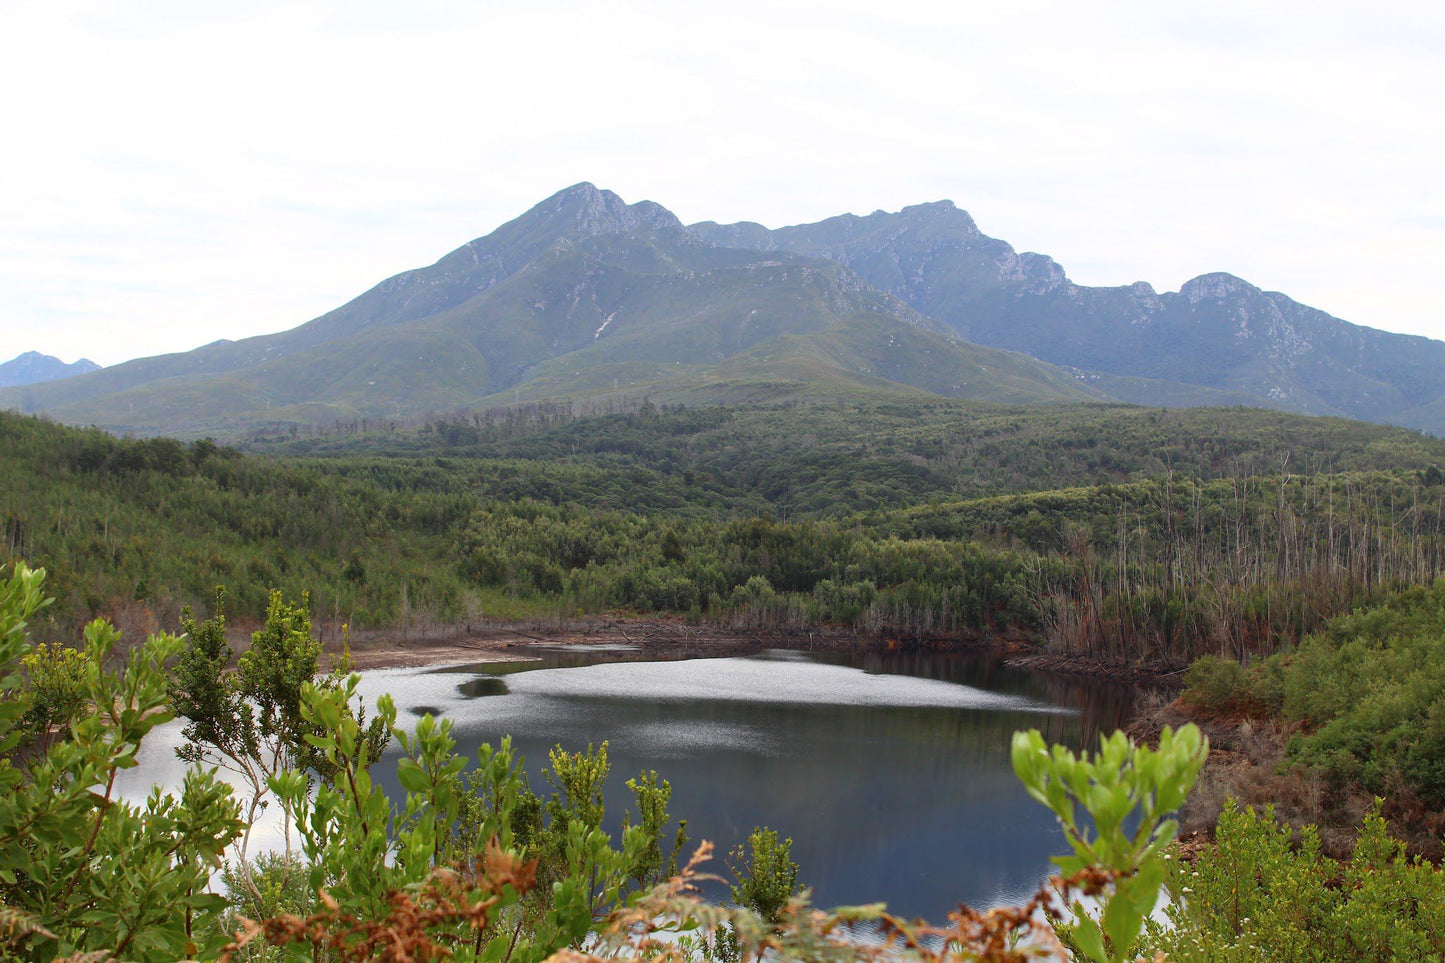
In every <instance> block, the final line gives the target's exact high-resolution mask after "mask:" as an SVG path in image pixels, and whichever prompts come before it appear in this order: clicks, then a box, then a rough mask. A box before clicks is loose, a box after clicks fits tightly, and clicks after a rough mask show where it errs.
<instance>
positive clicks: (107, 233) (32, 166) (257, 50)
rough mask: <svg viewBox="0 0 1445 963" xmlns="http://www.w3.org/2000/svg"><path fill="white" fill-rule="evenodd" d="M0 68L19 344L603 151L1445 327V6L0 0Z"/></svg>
mask: <svg viewBox="0 0 1445 963" xmlns="http://www.w3.org/2000/svg"><path fill="white" fill-rule="evenodd" d="M221 7H226V8H228V9H230V10H231V11H232V12H229V13H219V12H216V10H217V9H219V8H221ZM0 89H3V90H4V91H5V94H4V100H3V103H4V110H3V112H0V125H3V126H0V131H3V142H4V145H5V146H4V149H3V151H0V360H4V359H5V358H8V357H11V356H13V355H15V354H18V353H20V352H21V351H24V350H29V349H38V350H41V351H44V352H46V353H49V354H55V355H59V356H60V357H62V358H64V359H65V360H67V361H72V360H74V359H75V358H77V357H79V356H81V355H88V356H89V357H91V358H93V359H94V360H96V361H99V362H101V363H103V364H112V363H115V362H118V361H122V360H125V359H127V358H132V357H137V356H142V355H148V354H156V353H161V352H165V351H175V350H184V349H189V348H193V347H196V346H198V345H201V344H204V343H207V342H209V341H213V340H215V339H217V338H240V337H245V336H247V335H251V334H258V333H264V332H270V331H278V330H283V329H286V328H290V327H294V326H295V325H297V324H299V323H301V322H303V321H306V320H308V319H310V318H312V317H314V316H316V315H318V314H321V313H324V312H325V311H327V310H329V309H331V308H333V307H336V306H337V305H339V304H341V303H343V302H344V301H346V300H348V299H350V298H351V297H353V296H355V295H357V294H359V293H361V292H362V291H363V290H365V289H366V288H368V287H370V286H371V285H372V284H374V283H376V282H377V281H379V280H381V279H382V278H384V277H387V276H389V275H391V274H394V273H397V272H398V271H401V270H404V269H407V268H411V267H416V266H419V265H422V264H429V263H431V262H432V261H435V260H436V259H437V258H439V257H441V256H442V255H443V254H445V253H446V252H447V251H449V250H451V249H452V248H455V247H458V246H460V245H461V244H463V243H465V242H466V241H468V240H470V239H472V238H474V237H477V236H480V235H483V234H486V233H488V232H489V231H491V230H492V229H493V228H495V227H496V226H497V225H498V224H500V223H502V222H503V221H505V220H508V219H510V218H512V217H514V216H516V215H517V214H520V213H521V212H522V211H524V210H526V209H527V208H528V207H530V206H531V205H532V204H534V203H536V202H537V201H539V200H541V199H542V198H543V197H546V196H547V195H549V194H551V193H553V192H555V191H557V190H559V189H561V188H563V187H566V186H568V185H570V184H573V183H575V182H577V181H581V180H590V181H592V182H594V183H596V184H597V185H598V186H600V187H605V188H610V189H611V190H614V191H616V192H617V193H619V194H621V195H622V196H623V198H625V199H626V200H628V201H636V200H641V199H643V198H649V199H652V200H655V201H658V202H659V203H661V204H664V205H666V206H667V207H669V208H671V209H672V210H673V211H674V212H676V213H677V215H678V216H679V217H681V218H682V219H683V220H684V221H688V222H691V221H697V220H718V221H734V220H743V219H747V220H757V221H761V222H763V223H764V224H767V225H769V226H771V227H777V226H781V225H784V224H795V223H800V222H805V221H812V220H817V219H820V218H823V217H827V216H830V215H833V214H838V213H843V212H845V211H852V212H855V213H859V214H866V213H868V212H869V211H872V210H875V209H878V208H882V209H885V210H897V209H898V208H900V207H902V206H904V205H907V204H912V203H917V202H920V201H929V200H938V199H941V198H949V199H951V200H953V201H955V202H956V203H957V204H958V205H959V206H960V207H962V208H965V209H967V210H969V211H970V212H972V213H973V215H974V217H975V219H976V220H977V221H978V224H979V226H980V227H981V228H982V229H983V230H984V231H985V232H986V233H988V234H991V235H993V236H995V237H1001V238H1003V239H1005V240H1007V241H1009V242H1010V243H1012V244H1013V245H1014V246H1015V247H1017V248H1019V249H1020V250H1033V251H1040V252H1043V253H1046V254H1049V255H1052V256H1053V257H1055V258H1056V259H1057V260H1058V261H1059V262H1060V263H1061V264H1063V266H1064V268H1065V269H1066V270H1067V271H1068V273H1069V275H1070V277H1072V278H1073V279H1074V280H1076V281H1079V282H1081V283H1085V284H1124V283H1129V282H1132V281H1136V280H1144V281H1149V282H1151V283H1152V284H1154V285H1155V287H1156V288H1159V289H1160V290H1174V289H1177V288H1178V286H1179V285H1180V283H1181V282H1183V281H1185V280H1187V279H1188V278H1190V277H1193V276H1194V275H1197V274H1202V273H1205V272H1208V271H1229V272H1232V273H1234V274H1238V275H1240V276H1241V277H1244V278H1246V279H1247V280H1249V281H1252V282H1253V283H1255V284H1258V285H1259V286H1261V287H1264V288H1267V289H1271V290H1279V291H1284V292H1285V293H1287V294H1289V295H1291V296H1292V297H1294V298H1296V299H1297V300H1300V301H1304V302H1305V303H1307V304H1312V305H1314V306H1316V307H1320V308H1323V309H1325V310H1327V311H1329V312H1330V313H1332V314H1335V315H1337V316H1339V317H1342V318H1345V319H1347V320H1350V321H1355V322H1357V323H1361V324H1368V325H1372V326H1375V327H1380V328H1385V329H1388V330H1392V331H1408V332H1412V333H1419V334H1427V335H1430V336H1432V337H1436V338H1445V190H1442V188H1441V186H1440V181H1441V178H1442V177H1445V5H1441V4H1439V3H1438V2H1435V3H1413V4H1403V3H1401V4H1395V3H1388V2H1384V3H1381V2H1376V3H1371V4H1363V3H1357V2H1356V3H1345V4H1342V3H1328V2H1309V3H1290V2H1280V0H1270V2H1268V3H1260V2H1258V0H1253V2H1249V3H1235V2H1230V0H1209V2H1204V3H1183V2H1167V3H1161V2H1158V0H1149V2H1141V3H1099V2H1094V3H1077V2H1067V3H1063V2H1061V3H1027V2H1011V3H1006V4H1001V3H993V2H990V3H987V4H983V3H973V2H967V0H952V2H944V3H910V2H907V0H899V2H892V3H879V2H878V0H868V2H862V3H854V2H851V0H829V2H826V3H823V2H820V3H812V2H786V0H772V2H750V0H728V2H726V3H721V2H719V3H701V2H684V0H673V2H666V3H664V2H658V3H649V2H628V3H578V2H546V0H527V2H516V3H513V2H477V0H473V2H468V3H455V4H453V3H427V2H408V3H396V2H391V3H363V2H358V0H348V2H344V3H342V2H337V3H305V2H292V0H287V2H282V3H254V4H245V3H231V4H224V5H223V4H209V3H195V2H193V0H183V2H174V3H157V2H146V0H127V2H104V3H101V2H89V3H88V2H81V0H66V2H64V3H55V2H37V3H30V2H24V0H8V2H6V3H5V4H4V5H3V7H0Z"/></svg>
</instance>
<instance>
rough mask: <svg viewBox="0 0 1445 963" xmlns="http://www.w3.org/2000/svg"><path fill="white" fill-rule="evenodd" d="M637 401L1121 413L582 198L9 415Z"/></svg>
mask: <svg viewBox="0 0 1445 963" xmlns="http://www.w3.org/2000/svg"><path fill="white" fill-rule="evenodd" d="M620 390H625V391H630V392H632V393H634V394H639V393H643V392H646V393H648V394H649V395H650V396H652V397H655V398H657V399H658V400H665V399H670V398H678V399H683V398H689V399H693V400H718V401H726V400H730V399H756V398H759V397H786V396H791V395H797V394H815V393H819V392H823V393H839V392H842V393H857V392H860V391H861V392H880V391H882V392H896V391H902V392H905V393H908V392H913V393H921V394H946V395H950V396H955V397H979V398H995V397H1006V398H1008V399H1009V400H1017V401H1078V400H1088V399H1091V398H1102V397H1103V394H1102V393H1101V392H1099V391H1097V390H1095V389H1092V388H1089V387H1088V386H1086V385H1083V384H1081V383H1080V382H1079V381H1077V380H1076V379H1075V378H1073V377H1072V376H1070V375H1069V374H1068V373H1066V372H1063V371H1061V370H1060V369H1058V368H1055V367H1052V366H1049V365H1045V364H1041V363H1039V362H1037V361H1035V360H1033V359H1030V358H1026V357H1023V356H1021V355H1017V354H1013V353H1010V352H1006V351H999V350H996V349H991V348H985V347H979V346H977V345H973V344H969V343H967V342H966V341H964V340H963V339H961V338H960V337H959V336H958V335H957V334H955V333H953V332H952V331H951V330H949V329H948V328H947V327H946V326H944V325H941V324H939V323H938V322H936V321H934V320H932V319H930V318H927V317H925V316H924V315H922V314H920V313H919V312H918V311H916V310H914V309H913V308H911V307H909V306H908V305H907V304H905V303H904V302H903V301H901V300H899V299H898V298H896V297H894V296H892V295H890V294H887V293H884V292H881V291H879V290H877V289H875V288H874V287H873V286H871V285H869V284H868V283H867V282H865V281H864V280H863V279H862V278H861V277H859V275H858V274H856V273H855V272H853V271H852V270H849V269H848V268H847V267H845V266H843V265H841V264H839V263H836V262H834V261H829V260H826V259H820V258H815V257H810V256H808V255H803V254H797V253H791V252H759V251H754V250H744V249H740V248H736V247H724V246H719V245H716V244H711V243H708V242H706V241H705V240H704V239H703V238H701V237H699V235H698V234H697V233H695V232H693V231H690V230H688V229H687V228H685V227H684V226H683V225H682V223H681V222H680V221H679V220H678V219H677V218H676V217H675V216H674V215H673V214H671V213H670V212H669V211H667V210H666V209H665V208H663V207H661V206H659V205H657V204H654V203H652V202H650V201H642V202H639V203H636V204H627V203H625V202H623V201H622V200H621V198H619V197H618V196H617V195H616V194H613V193H611V192H610V191H602V190H598V189H597V188H596V187H594V186H592V185H591V184H579V185H576V186H574V187H571V188H568V189H567V190H564V191H561V192H559V193H558V194H555V195H553V196H552V197H550V198H548V199H547V200H545V201H543V202H542V203H540V204H538V205H537V206H535V207H533V208H532V209H531V210H529V211H527V212H526V213H525V214H523V215H522V216H521V217H519V218H517V219H516V220H513V221H510V222H508V223H507V224H504V225H502V226H501V227H499V228H498V229H497V230H495V231H493V232H492V233H491V234H489V235H487V236H486V237H483V238H479V239H477V240H475V241H472V242H471V243H469V244H466V245H464V246H463V247H461V248H458V249H457V250H455V251H453V252H452V253H450V254H448V255H447V256H446V257H443V258H442V259H441V260H440V261H438V262H437V263H436V264H433V265H431V266H430V267H426V268H420V269H417V270H413V271H407V272H404V273H402V274H398V275H396V276H395V277H392V278H389V279H387V280H385V281H383V282H381V283H380V284H378V285H376V286H375V287H373V288H372V289H371V290H369V291H367V292H365V293H364V294H362V295H360V296H359V297H357V298H355V299H354V300H352V301H351V302H349V303H347V304H345V305H343V306H342V307H340V308H337V309H336V310H335V311H332V312H330V313H328V314H326V315H323V316H321V317H319V318H316V319H315V320H313V321H310V322H308V323H306V324H303V325H301V326H300V327H297V328H294V329H292V330H290V331H286V332H282V333H280V334H274V335H266V336H262V337H256V338H249V339H246V340H244V341H238V342H227V341H221V342H216V343H214V344H211V345H207V346H205V347H203V348H199V349H197V350H195V351H190V352H186V353H182V354H173V355H165V356H161V357H155V358H144V359H140V360H137V361H132V362H128V363H126V364H122V365H116V366H114V367H111V368H107V369H104V370H102V371H98V372H95V373H93V374H90V375H87V376H83V377H81V378H76V379H71V380H68V381H66V382H63V383H59V384H55V385H39V386H29V387H26V388H20V389H9V390H6V391H3V392H0V405H3V406H9V407H18V408H20V409H21V410H24V411H45V412H47V413H49V414H50V415H52V416H53V417H55V418H57V419H60V420H63V421H69V422H80V423H91V424H97V425H100V426H103V427H108V428H112V429H120V430H131V431H142V432H144V431H171V432H176V431H179V432H189V431H203V430H208V429H214V428H217V427H220V426H226V425H233V426H234V425H244V424H248V423H258V422H330V421H334V420H338V419H340V420H351V419H354V418H358V417H394V416H396V415H401V414H407V413H414V412H420V411H425V410H436V409H452V408H456V407H460V406H466V405H471V404H479V403H487V402H489V401H513V400H520V399H523V398H533V397H559V396H569V397H578V396H588V395H606V394H610V393H614V392H617V391H620Z"/></svg>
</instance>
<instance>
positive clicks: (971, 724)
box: [364, 649, 1131, 921]
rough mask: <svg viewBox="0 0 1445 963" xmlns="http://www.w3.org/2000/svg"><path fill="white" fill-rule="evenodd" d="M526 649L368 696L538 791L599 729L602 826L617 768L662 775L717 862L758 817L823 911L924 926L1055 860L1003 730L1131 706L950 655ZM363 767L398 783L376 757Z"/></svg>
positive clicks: (616, 804) (1055, 838)
mask: <svg viewBox="0 0 1445 963" xmlns="http://www.w3.org/2000/svg"><path fill="white" fill-rule="evenodd" d="M540 656H541V657H540V658H539V659H537V660H536V661H529V662H525V663H501V664H496V663H493V664H479V665H475V666H462V667H453V668H447V669H398V670H384V671H376V672H369V673H366V676H365V679H364V688H365V689H366V691H367V693H368V695H369V696H370V697H373V698H374V696H375V695H377V694H379V693H381V692H390V693H391V694H392V695H393V697H394V698H395V699H396V703H397V708H398V711H399V713H401V714H403V715H405V714H406V713H408V712H410V713H412V714H414V715H420V714H422V713H423V712H432V713H436V714H441V715H444V716H446V717H447V718H449V719H451V720H452V721H453V724H454V726H455V730H454V732H455V735H456V737H457V741H458V749H459V751H461V752H464V753H467V754H470V755H472V756H473V757H475V752H476V748H477V745H478V744H479V743H482V742H491V743H493V744H495V743H496V742H497V741H498V740H499V739H500V738H501V737H502V736H503V735H507V734H510V735H511V736H512V737H513V741H514V744H515V745H516V746H517V748H518V749H519V750H520V751H521V753H522V754H523V755H524V756H525V757H526V759H527V768H528V770H529V771H530V772H531V773H532V782H533V788H534V789H538V790H539V791H540V790H542V789H544V788H545V785H544V784H541V781H540V779H539V777H538V776H537V773H538V771H539V770H540V767H541V766H542V765H543V764H545V762H546V759H547V751H548V749H550V748H551V747H552V746H553V745H556V744H558V743H560V744H561V745H562V746H564V747H565V748H566V749H568V750H571V751H576V750H579V749H582V748H585V747H586V745H587V744H588V743H600V742H601V741H602V740H604V739H606V740H607V741H608V743H609V755H610V758H611V762H612V776H611V778H610V780H609V784H608V796H607V808H608V819H609V822H610V823H612V824H613V826H614V827H615V825H616V824H617V822H618V821H619V820H620V818H621V815H622V813H623V811H624V810H625V809H626V808H627V807H628V805H629V804H630V803H631V799H630V794H629V793H628V791H627V789H626V786H625V783H626V781H627V779H629V778H630V777H632V776H633V775H636V774H637V773H638V772H639V771H641V770H645V769H656V770H657V771H658V772H659V773H660V774H661V775H662V776H663V777H664V778H666V779H668V780H669V781H670V782H671V783H672V787H673V795H672V805H671V810H672V813H673V815H674V817H681V818H686V819H687V821H688V832H689V835H690V837H691V838H692V839H693V840H694V841H696V840H700V839H708V840H711V841H712V842H713V843H714V844H715V845H716V846H717V848H718V853H719V855H721V854H723V853H725V852H726V851H727V850H728V849H730V848H731V847H732V846H734V845H735V844H737V843H738V842H740V841H741V840H743V839H745V838H746V836H747V834H748V832H749V831H750V830H751V829H752V828H753V827H754V826H758V825H765V826H768V827H771V828H773V829H776V830H777V831H778V832H779V833H780V834H781V835H784V836H790V837H792V839H793V856H794V858H795V859H796V860H797V861H798V862H799V863H800V864H801V865H802V879H803V881H804V882H805V883H807V884H809V885H811V886H812V887H813V888H814V897H815V901H816V902H817V903H818V904H819V905H823V906H834V905H840V904H846V903H861V902H872V901H877V900H885V901H887V903H888V904H889V907H890V909H892V910H893V911H894V912H897V913H900V914H902V915H906V916H915V915H922V916H926V917H928V918H931V919H935V920H940V921H941V920H942V918H943V916H944V914H945V913H947V912H948V911H949V910H950V909H952V908H953V907H954V906H955V905H956V904H957V903H958V902H959V901H960V900H963V901H967V902H969V903H971V904H974V905H987V904H993V903H998V902H1002V901H1014V900H1020V899H1023V898H1026V897H1027V895H1028V894H1029V893H1031V892H1032V891H1033V889H1034V888H1035V887H1036V886H1037V884H1038V882H1039V881H1040V880H1041V879H1042V878H1043V877H1044V876H1045V875H1047V872H1048V860H1049V856H1050V855H1053V854H1056V853H1059V852H1062V848H1063V846H1064V843H1063V838H1062V835H1061V834H1060V832H1059V831H1058V828H1057V826H1056V824H1055V822H1054V819H1053V817H1052V816H1051V815H1050V814H1049V813H1048V812H1047V811H1046V810H1045V809H1044V808H1043V807H1042V806H1040V805H1038V804H1037V803H1035V802H1033V801H1032V800H1030V799H1029V798H1028V797H1027V795H1025V793H1024V792H1023V790H1022V789H1021V788H1020V786H1019V784H1018V782H1017V780H1016V779H1015V778H1014V776H1013V773H1012V770H1011V768H1010V764H1009V740H1010V737H1011V735H1012V734H1013V732H1014V731H1015V730H1017V729H1027V728H1037V729H1040V730H1041V731H1042V732H1043V733H1044V735H1045V736H1046V737H1047V738H1048V739H1050V740H1051V741H1054V742H1061V743H1064V744H1066V745H1069V746H1072V747H1076V748H1077V747H1079V746H1081V745H1084V744H1086V743H1087V744H1089V745H1091V746H1092V745H1093V744H1095V743H1096V742H1097V739H1098V733H1099V732H1101V731H1104V732H1107V731H1111V730H1112V729H1114V728H1116V727H1117V726H1118V725H1119V724H1120V723H1121V722H1122V721H1123V719H1124V718H1125V715H1126V714H1127V712H1128V709H1129V704H1130V698H1131V696H1130V694H1129V690H1128V689H1126V688H1123V687H1118V686H1111V685H1107V684H1101V683H1097V682H1092V681H1089V682H1081V681H1078V680H1071V679H1062V678H1059V677H1052V676H1046V675H1041V674H1033V673H1026V672H1021V671H1018V670H1012V669H1009V668H1008V667H1006V666H1003V665H1001V664H999V663H997V662H996V661H992V660H989V659H987V658H983V657H980V656H976V655H972V654H959V653H946V654H943V653H917V652H909V653H896V654H895V653H873V652H870V653H858V654H846V655H839V654H833V653H830V654H815V653H799V652H769V653H765V654H762V655H757V656H750V657H743V658H714V659H691V660H686V661H639V660H638V659H637V655H636V654H635V653H627V652H621V651H613V652H578V651H569V650H566V649H556V650H547V651H543V652H541V653H540ZM368 701H371V700H370V698H369V699H368ZM374 771H375V772H376V774H377V775H378V776H379V777H380V778H381V779H382V781H383V783H384V784H386V785H387V788H388V792H396V793H399V791H400V790H399V787H397V786H395V785H394V778H395V776H394V773H395V765H394V764H393V762H392V757H389V758H388V759H387V760H384V761H383V762H382V763H381V764H380V765H379V766H378V767H377V769H376V770H374ZM388 780H392V782H388ZM713 868H714V871H718V872H721V871H722V870H723V866H722V865H721V862H720V861H719V862H718V863H716V864H715V865H714V867H713Z"/></svg>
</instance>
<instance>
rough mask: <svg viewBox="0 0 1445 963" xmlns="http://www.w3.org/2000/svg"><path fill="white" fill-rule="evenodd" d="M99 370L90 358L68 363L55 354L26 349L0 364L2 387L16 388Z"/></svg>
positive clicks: (0, 382) (0, 384)
mask: <svg viewBox="0 0 1445 963" xmlns="http://www.w3.org/2000/svg"><path fill="white" fill-rule="evenodd" d="M99 370H100V365H98V364H96V363H95V362H94V361H91V360H90V359H88V358H81V359H80V360H79V361H77V362H75V364H66V363H65V362H64V361H61V360H60V359H59V358H57V357H54V356H53V355H48V354H41V353H40V352H39V351H26V352H25V353H24V354H21V355H19V356H17V357H15V358H12V359H10V360H9V361H7V362H5V363H4V364H0V387H5V388H16V387H20V386H21V385H33V384H39V383H41V382H44V381H56V380H58V379H60V378H68V377H70V376H71V375H78V374H86V373H87V372H91V371H99Z"/></svg>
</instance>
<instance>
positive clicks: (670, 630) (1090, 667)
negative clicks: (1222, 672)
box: [328, 617, 1183, 689]
mask: <svg viewBox="0 0 1445 963" xmlns="http://www.w3.org/2000/svg"><path fill="white" fill-rule="evenodd" d="M533 646H548V647H553V646H597V647H604V646H627V647H629V648H633V649H636V650H638V651H640V652H642V653H644V654H646V655H647V656H649V657H652V658H664V659H685V658H696V657H699V656H704V655H710V656H720V655H741V654H747V653H753V652H759V651H762V650H764V649H803V650H808V651H837V650H844V649H847V650H859V649H864V650H866V649H874V650H883V651H898V650H908V649H927V650H931V651H973V652H982V653H989V654H993V655H997V656H999V657H1000V658H1001V660H1002V661H1003V662H1004V664H1006V665H1010V666H1013V667H1015V668H1021V669H1029V670H1032V671H1035V672H1049V673H1056V674H1060V675H1072V676H1086V677H1089V678H1096V679H1108V680H1111V681H1115V682H1127V683H1131V684H1134V685H1141V686H1149V687H1155V688H1157V687H1163V688H1166V689H1169V688H1176V687H1177V686H1178V685H1179V684H1180V682H1181V680H1182V676H1183V673H1182V672H1180V671H1174V670H1171V669H1169V668H1161V667H1156V666H1149V665H1137V664H1122V663H1107V662H1099V661H1097V660H1092V659H1087V658H1081V657H1076V656H1060V655H1054V654H1050V653H1047V652H1041V651H1039V650H1038V649H1037V648H1035V647H1034V646H1032V645H1030V644H1029V643H1028V642H1026V641H1022V640H1018V639H999V638H989V637H982V638H974V637H959V636H936V637H929V638H922V639H898V638H890V637H886V636H876V635H867V634H863V633H859V632H852V631H847V630H843V629H837V628H833V627H829V626H821V627H812V628H808V629H799V630H779V629H746V628H738V627H734V626H727V625H717V624H708V623H694V622H684V621H680V620H667V619H630V618H621V617H616V618H606V617H597V618H591V619H573V620H565V621H556V622H552V621H544V622H508V623H482V624H478V623H473V624H470V625H455V626H444V627H437V628H433V629H430V630H428V631H415V630H413V631H409V632H398V631H395V630H391V631H385V630H383V631H371V632H364V633H353V634H352V636H351V660H352V665H353V667H354V668H356V669H358V670H365V669H392V668H411V667H419V666H427V665H446V664H459V663H466V662H505V661H512V660H518V659H526V658H528V657H529V656H528V654H527V650H528V649H529V648H531V647H533ZM338 654H339V650H338V649H336V648H334V647H333V646H328V656H329V657H332V658H334V657H335V656H336V655H338Z"/></svg>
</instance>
